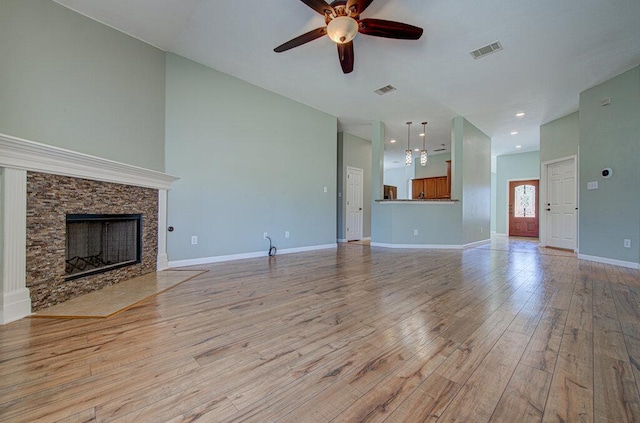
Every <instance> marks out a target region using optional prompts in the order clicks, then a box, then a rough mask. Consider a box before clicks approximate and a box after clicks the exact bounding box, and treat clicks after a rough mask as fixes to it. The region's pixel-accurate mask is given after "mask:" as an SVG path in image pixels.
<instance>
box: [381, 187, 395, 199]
mask: <svg viewBox="0 0 640 423" xmlns="http://www.w3.org/2000/svg"><path fill="white" fill-rule="evenodd" d="M383 187H384V199H385V200H395V199H397V198H398V187H395V186H393V185H384V186H383Z"/></svg>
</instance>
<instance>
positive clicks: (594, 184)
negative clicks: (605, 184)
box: [587, 181, 598, 189]
mask: <svg viewBox="0 0 640 423" xmlns="http://www.w3.org/2000/svg"><path fill="white" fill-rule="evenodd" d="M587 189H598V181H593V182H587Z"/></svg>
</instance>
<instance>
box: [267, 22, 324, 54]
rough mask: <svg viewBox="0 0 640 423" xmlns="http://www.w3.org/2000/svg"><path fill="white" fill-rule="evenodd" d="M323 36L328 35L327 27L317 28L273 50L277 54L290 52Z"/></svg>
mask: <svg viewBox="0 0 640 423" xmlns="http://www.w3.org/2000/svg"><path fill="white" fill-rule="evenodd" d="M323 35H327V27H326V26H323V27H320V28H316V29H314V30H311V31H309V32H307V33H305V34H302V35H300V36H299V37H296V38H294V39H293V40H289V41H287V42H286V43H284V44H282V45H280V46H278V47H276V48H274V49H273V51H275V52H276V53H282V52H283V51H287V50H290V49H292V48H294V47H298V46H301V45H303V44H306V43H308V42H309V41H313V40H315V39H316V38H320V37H322V36H323Z"/></svg>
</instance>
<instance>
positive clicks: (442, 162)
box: [414, 153, 451, 178]
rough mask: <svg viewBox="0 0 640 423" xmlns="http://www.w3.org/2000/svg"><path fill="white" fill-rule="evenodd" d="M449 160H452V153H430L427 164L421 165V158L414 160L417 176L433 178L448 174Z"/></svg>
mask: <svg viewBox="0 0 640 423" xmlns="http://www.w3.org/2000/svg"><path fill="white" fill-rule="evenodd" d="M447 160H451V153H440V154H433V155H429V159H428V160H427V165H426V166H421V165H420V158H418V159H417V160H415V161H414V167H415V175H416V176H415V177H416V178H431V177H434V176H446V175H447Z"/></svg>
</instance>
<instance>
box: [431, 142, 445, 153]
mask: <svg viewBox="0 0 640 423" xmlns="http://www.w3.org/2000/svg"><path fill="white" fill-rule="evenodd" d="M440 145H441V147H440V148H438V149H435V150H433V152H434V153H436V152H438V151H446V150H447V149H446V148H445V146H444V144H440Z"/></svg>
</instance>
